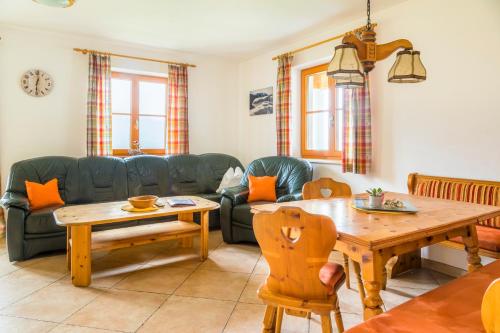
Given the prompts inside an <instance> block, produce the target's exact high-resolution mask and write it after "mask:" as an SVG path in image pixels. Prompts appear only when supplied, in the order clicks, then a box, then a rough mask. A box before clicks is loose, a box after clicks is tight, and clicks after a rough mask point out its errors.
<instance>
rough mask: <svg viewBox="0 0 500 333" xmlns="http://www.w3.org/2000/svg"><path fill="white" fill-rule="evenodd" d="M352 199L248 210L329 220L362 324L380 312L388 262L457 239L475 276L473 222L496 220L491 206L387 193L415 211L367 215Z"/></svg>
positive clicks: (497, 210) (498, 211) (495, 210)
mask: <svg viewBox="0 0 500 333" xmlns="http://www.w3.org/2000/svg"><path fill="white" fill-rule="evenodd" d="M355 197H356V196H354V197H350V198H347V197H344V198H334V199H315V200H302V201H293V202H283V203H273V204H263V205H256V206H253V207H252V211H253V212H254V213H255V214H259V213H272V212H274V211H276V210H277V209H279V208H280V207H298V208H301V209H302V210H304V211H306V212H308V213H311V214H318V215H324V216H327V217H330V218H331V219H332V222H333V223H335V226H336V228H337V233H338V239H337V242H336V244H335V250H337V251H340V252H342V253H344V254H347V255H348V256H349V257H350V258H351V259H352V260H353V262H354V268H355V271H356V274H357V275H358V276H359V275H361V277H362V281H363V285H364V288H362V287H363V286H361V288H360V294H361V296H362V300H363V307H364V319H365V320H367V319H369V318H371V317H373V316H376V315H378V314H380V313H382V312H383V311H382V304H383V302H382V298H381V297H380V290H381V288H382V285H383V281H384V271H385V269H384V267H385V264H386V263H387V261H388V260H389V259H390V258H392V257H395V256H400V255H403V254H405V253H409V252H412V251H415V250H418V249H421V248H423V247H426V246H429V245H432V244H436V243H439V242H442V241H445V240H449V239H452V238H454V237H462V239H463V242H464V244H465V249H466V251H467V262H468V270H469V271H470V272H471V271H474V270H476V269H477V268H479V267H481V258H480V257H479V255H478V239H477V232H476V223H477V222H479V221H483V220H486V219H489V218H492V217H496V216H500V207H496V206H486V205H479V204H473V203H467V202H459V201H451V200H442V199H434V198H426V197H419V196H414V195H409V194H403V193H393V192H388V193H386V194H385V198H386V199H393V200H394V199H396V200H400V201H406V202H410V203H411V204H412V205H413V206H414V207H415V208H416V209H417V210H418V212H417V213H414V214H402V213H398V214H387V213H367V212H364V211H360V210H358V209H355V208H353V202H354V198H355ZM360 281H361V279H360ZM365 290H366V294H365Z"/></svg>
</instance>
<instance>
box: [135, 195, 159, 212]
mask: <svg viewBox="0 0 500 333" xmlns="http://www.w3.org/2000/svg"><path fill="white" fill-rule="evenodd" d="M156 200H158V197H157V196H156V195H140V196H138V197H132V198H128V202H129V203H130V204H131V205H132V207H134V208H137V209H146V208H151V207H154V205H155V202H156Z"/></svg>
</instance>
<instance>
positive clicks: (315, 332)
mask: <svg viewBox="0 0 500 333" xmlns="http://www.w3.org/2000/svg"><path fill="white" fill-rule="evenodd" d="M331 318H332V328H333V332H338V330H337V325H336V324H335V319H334V317H333V313H331ZM342 322H343V323H344V329H346V330H348V329H349V328H351V327H353V326H356V325H358V324H361V323H362V322H363V317H362V315H360V314H352V313H342ZM321 332H322V330H321V318H320V316H318V315H316V314H313V315H312V317H311V320H309V333H321Z"/></svg>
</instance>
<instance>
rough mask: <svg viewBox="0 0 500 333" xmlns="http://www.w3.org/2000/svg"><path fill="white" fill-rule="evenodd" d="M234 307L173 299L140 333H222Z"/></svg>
mask: <svg viewBox="0 0 500 333" xmlns="http://www.w3.org/2000/svg"><path fill="white" fill-rule="evenodd" d="M234 306H235V303H234V302H231V301H220V300H213V299H205V298H193V297H180V296H171V297H170V298H169V299H168V300H167V301H166V302H165V303H164V304H163V305H162V306H161V307H160V309H159V310H158V311H156V312H155V313H154V314H153V315H152V316H151V318H150V319H148V321H146V323H144V325H143V326H142V327H141V329H140V330H139V332H148V333H155V332H158V333H162V332H169V333H219V332H222V329H223V328H224V325H225V324H226V322H227V320H228V319H229V316H230V315H231V312H232V311H233V308H234Z"/></svg>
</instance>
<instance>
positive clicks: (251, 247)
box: [217, 243, 261, 254]
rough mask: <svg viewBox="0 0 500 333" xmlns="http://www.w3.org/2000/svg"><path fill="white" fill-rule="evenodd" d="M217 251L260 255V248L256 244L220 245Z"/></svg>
mask: <svg viewBox="0 0 500 333" xmlns="http://www.w3.org/2000/svg"><path fill="white" fill-rule="evenodd" d="M217 249H225V250H230V251H235V252H253V253H256V254H261V252H260V247H259V246H258V245H257V244H227V243H221V244H220V245H219V247H218V248H217Z"/></svg>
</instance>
